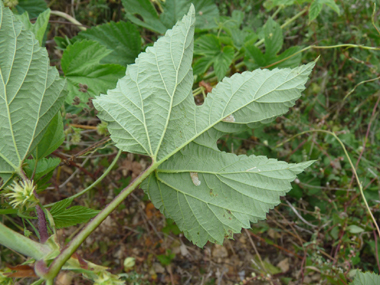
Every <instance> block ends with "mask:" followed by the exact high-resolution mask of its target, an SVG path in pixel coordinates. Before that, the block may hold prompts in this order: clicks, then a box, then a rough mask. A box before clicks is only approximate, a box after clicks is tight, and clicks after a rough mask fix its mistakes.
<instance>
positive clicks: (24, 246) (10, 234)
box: [0, 223, 51, 260]
mask: <svg viewBox="0 0 380 285" xmlns="http://www.w3.org/2000/svg"><path fill="white" fill-rule="evenodd" d="M0 244H2V245H4V246H5V247H8V248H10V249H12V250H14V251H17V252H19V253H21V254H23V255H26V256H29V257H32V258H34V259H36V260H40V259H42V258H43V257H44V256H45V255H47V254H48V253H49V252H50V251H51V249H50V248H49V246H47V245H44V244H41V243H38V242H36V241H33V240H31V239H29V238H27V237H25V236H23V235H21V234H19V233H17V232H15V231H13V230H11V229H10V228H8V227H6V226H5V225H4V224H2V223H0Z"/></svg>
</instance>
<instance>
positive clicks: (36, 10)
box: [16, 0, 48, 19]
mask: <svg viewBox="0 0 380 285" xmlns="http://www.w3.org/2000/svg"><path fill="white" fill-rule="evenodd" d="M47 8H48V7H47V4H46V2H45V0H18V5H17V6H16V9H17V11H18V12H19V13H20V14H23V13H25V12H28V13H29V17H30V18H32V19H33V18H37V17H38V15H39V14H41V13H43V12H44V11H46V9H47Z"/></svg>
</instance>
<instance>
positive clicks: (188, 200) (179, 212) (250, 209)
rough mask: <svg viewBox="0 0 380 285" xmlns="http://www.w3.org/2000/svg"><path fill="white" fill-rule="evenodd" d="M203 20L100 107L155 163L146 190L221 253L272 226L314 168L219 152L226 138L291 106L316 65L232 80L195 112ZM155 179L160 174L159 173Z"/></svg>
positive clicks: (172, 37) (152, 51)
mask: <svg viewBox="0 0 380 285" xmlns="http://www.w3.org/2000/svg"><path fill="white" fill-rule="evenodd" d="M194 22H195V11H194V7H193V6H191V8H190V11H189V13H188V14H187V15H186V16H184V17H183V19H182V20H181V21H179V22H178V23H177V24H176V25H175V26H174V27H173V29H171V30H168V31H167V32H166V34H165V36H163V37H161V38H160V39H159V40H158V41H157V42H156V43H155V44H154V46H153V47H149V48H147V50H146V52H144V53H141V54H140V55H139V57H138V58H137V59H136V63H135V64H133V65H130V66H128V68H127V71H126V76H125V77H123V78H122V79H120V80H119V81H118V84H117V87H116V89H114V90H111V91H109V92H108V94H107V95H101V96H100V97H98V98H96V99H95V100H94V101H93V102H94V105H95V108H96V109H97V110H98V111H99V114H98V116H99V117H100V118H101V119H102V120H104V121H107V122H108V129H109V131H110V134H111V138H112V140H113V141H114V142H115V143H116V145H117V147H119V148H120V149H122V150H124V151H127V152H132V153H138V154H143V155H148V156H150V157H151V158H152V161H153V163H152V166H151V167H150V168H149V171H152V174H151V175H150V176H149V177H148V178H147V179H146V180H144V182H143V183H142V188H143V189H144V191H145V192H146V193H147V194H148V195H149V197H150V199H151V200H152V202H153V204H154V205H155V206H156V207H157V208H159V209H160V211H161V212H162V213H164V214H165V215H166V216H167V217H168V218H171V219H173V220H174V221H175V222H176V223H177V225H178V227H179V228H180V229H181V230H182V231H183V232H184V234H185V236H186V237H187V238H188V239H189V240H191V241H192V242H194V243H195V244H197V245H198V246H203V245H204V244H205V243H206V242H207V241H213V242H218V243H222V242H223V239H224V237H225V236H227V237H232V235H233V234H234V233H238V232H240V231H241V228H248V227H249V226H250V222H256V221H258V220H261V219H264V218H265V215H266V213H267V212H268V211H269V209H271V208H273V207H274V206H275V205H277V204H278V203H280V196H282V195H285V193H286V192H287V191H289V190H290V189H291V185H290V182H291V181H293V180H294V179H295V178H296V174H298V173H300V172H302V171H303V170H304V169H305V168H306V167H308V166H309V165H310V164H311V163H312V162H304V163H299V164H288V163H285V162H278V161H277V160H275V159H268V158H266V157H262V156H254V155H251V156H245V155H240V156H237V155H235V154H230V153H225V152H221V151H219V150H218V148H217V145H216V143H217V140H218V139H219V138H220V137H221V136H222V135H224V134H226V133H232V132H238V131H241V130H245V129H247V128H253V127H256V126H259V125H261V124H263V123H266V122H269V121H271V120H273V119H274V118H275V117H276V116H279V115H281V114H284V113H286V112H287V111H288V109H289V107H291V106H293V105H294V103H295V100H297V99H298V98H299V97H300V95H301V91H303V90H304V89H305V87H304V85H305V83H306V81H307V80H308V75H309V74H310V72H311V70H312V68H313V66H314V63H309V64H307V65H303V66H300V67H298V68H294V69H274V70H255V71H253V72H244V73H242V74H235V75H233V76H232V77H231V78H225V79H224V80H223V81H222V82H220V83H219V84H218V85H217V86H216V87H215V88H214V89H213V91H212V93H209V94H208V96H207V98H206V100H205V102H204V104H203V105H201V106H197V105H196V104H195V103H194V98H193V95H192V86H193V72H192V68H191V63H192V57H193V40H194V39H193V36H194ZM153 170H154V171H153Z"/></svg>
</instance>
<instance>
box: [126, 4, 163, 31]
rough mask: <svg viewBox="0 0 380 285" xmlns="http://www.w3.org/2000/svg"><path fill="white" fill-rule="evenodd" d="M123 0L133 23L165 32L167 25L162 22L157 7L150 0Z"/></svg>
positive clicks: (128, 16)
mask: <svg viewBox="0 0 380 285" xmlns="http://www.w3.org/2000/svg"><path fill="white" fill-rule="evenodd" d="M121 2H122V3H123V6H124V7H125V12H126V13H127V18H128V19H129V20H130V21H131V22H132V23H134V24H136V25H139V26H141V27H144V28H146V29H148V30H151V31H155V32H157V33H159V34H163V33H165V31H166V30H167V27H165V25H164V24H163V23H161V21H160V19H159V16H158V14H157V12H156V9H155V8H154V6H153V4H152V2H150V0H122V1H121ZM135 15H139V16H140V17H141V18H143V19H144V21H141V20H140V19H139V18H138V17H136V16H135Z"/></svg>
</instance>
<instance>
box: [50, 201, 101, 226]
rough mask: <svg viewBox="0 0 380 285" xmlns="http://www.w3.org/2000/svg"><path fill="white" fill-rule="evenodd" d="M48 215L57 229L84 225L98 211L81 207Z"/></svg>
mask: <svg viewBox="0 0 380 285" xmlns="http://www.w3.org/2000/svg"><path fill="white" fill-rule="evenodd" d="M63 201H65V200H63ZM66 203H67V202H66ZM61 206H62V205H61ZM62 208H63V206H62ZM50 213H51V215H52V216H53V219H54V223H55V227H56V228H57V229H59V228H66V227H71V226H74V225H77V224H82V223H86V222H87V221H88V220H89V219H91V218H93V217H95V216H96V215H97V214H98V213H99V211H98V210H93V209H89V208H86V207H83V206H73V207H70V208H68V209H64V210H63V211H62V210H61V209H59V211H57V212H55V211H50Z"/></svg>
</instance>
